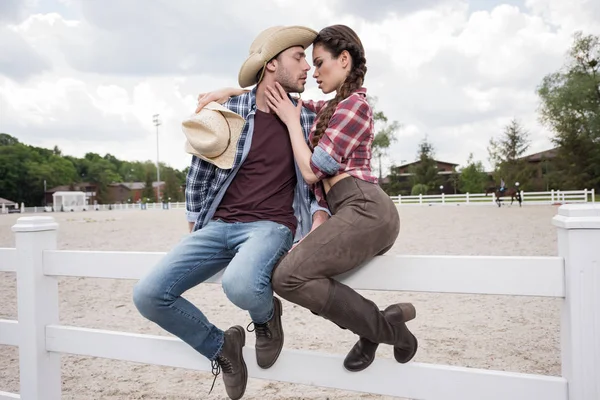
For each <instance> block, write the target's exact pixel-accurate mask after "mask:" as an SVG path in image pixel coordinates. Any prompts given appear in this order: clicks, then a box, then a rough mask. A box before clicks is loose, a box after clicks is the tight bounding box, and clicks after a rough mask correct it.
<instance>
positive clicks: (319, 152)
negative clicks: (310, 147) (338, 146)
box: [310, 146, 340, 177]
mask: <svg viewBox="0 0 600 400" xmlns="http://www.w3.org/2000/svg"><path fill="white" fill-rule="evenodd" d="M310 162H311V164H312V165H313V166H314V167H316V168H317V169H318V170H319V171H320V172H321V173H322V174H324V175H326V176H331V175H335V173H336V172H338V171H339V170H340V164H339V163H338V162H337V161H336V160H335V159H334V158H333V157H332V156H331V155H329V154H328V153H327V152H326V151H325V150H323V149H322V148H321V147H320V146H317V147H316V148H315V151H314V152H313V154H312V156H311V158H310ZM316 175H317V177H319V174H316Z"/></svg>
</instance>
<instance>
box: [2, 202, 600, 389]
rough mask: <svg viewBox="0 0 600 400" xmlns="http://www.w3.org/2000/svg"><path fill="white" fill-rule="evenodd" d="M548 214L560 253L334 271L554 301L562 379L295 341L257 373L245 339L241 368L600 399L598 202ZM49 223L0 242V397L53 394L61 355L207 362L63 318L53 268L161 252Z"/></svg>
mask: <svg viewBox="0 0 600 400" xmlns="http://www.w3.org/2000/svg"><path fill="white" fill-rule="evenodd" d="M552 222H553V224H554V225H555V226H556V227H557V230H558V254H559V256H557V257H492V256H391V255H384V256H380V257H376V259H374V260H373V261H371V262H370V263H369V264H368V265H365V266H364V267H363V268H361V269H359V270H357V271H354V272H353V273H351V274H346V275H344V276H340V277H339V279H340V280H342V281H343V282H345V283H346V284H348V285H350V286H352V287H354V288H357V289H373V290H389V291H417V292H445V293H474V294H496V295H514V296H547V297H559V298H563V299H564V302H563V307H562V320H561V330H562V340H561V341H562V347H561V353H562V376H560V377H554V376H543V375H532V374H524V373H514V372H502V371H494V370H484V369H476V368H464V367H455V366H446V365H435V364H423V363H418V362H410V363H408V364H404V365H402V364H398V363H396V362H395V361H394V360H392V359H377V360H375V362H374V363H373V364H372V365H371V366H370V367H369V368H368V369H366V370H365V371H362V372H354V373H353V372H348V371H346V370H344V368H343V367H342V361H343V358H344V356H345V355H340V354H324V353H320V352H313V351H296V350H284V351H283V352H282V354H281V356H280V359H279V360H278V361H277V363H276V364H275V366H274V367H272V368H270V369H268V370H263V369H260V368H259V367H258V366H257V365H256V361H255V357H254V349H252V348H249V347H245V348H244V355H245V358H246V362H247V364H248V371H249V376H250V377H251V378H257V379H266V380H271V381H285V382H292V383H299V384H305V385H314V386H321V387H330V388H339V389H346V390H351V391H360V392H370V393H376V394H383V395H392V396H402V397H408V398H412V399H426V400H453V399H456V400H458V399H460V400H482V399H485V400H508V399H510V400H537V399H540V400H598V399H600V246H599V244H600V205H592V204H582V205H566V206H561V207H560V208H559V209H558V214H557V216H555V217H554V219H553V221H552ZM57 229H58V226H57V224H56V223H55V221H54V219H53V218H52V217H49V216H43V217H42V216H33V217H21V218H19V220H18V221H17V223H16V224H15V225H14V226H13V231H14V232H15V235H16V249H0V271H16V273H17V297H18V299H17V300H18V315H19V320H18V321H10V320H2V321H0V344H5V345H12V346H18V347H19V367H20V395H17V394H11V393H3V392H0V399H19V398H20V399H23V400H42V399H43V400H57V399H60V397H61V376H60V354H61V353H64V354H77V355H83V356H93V357H103V358H111V359H116V360H126V361H133V362H139V363H146V364H156V365H164V366H170V367H180V368H188V369H194V370H202V371H210V364H209V363H208V361H206V359H204V358H203V357H202V356H200V355H199V354H197V353H196V352H195V351H194V350H192V349H191V348H190V347H189V346H187V345H186V344H184V343H183V342H182V341H180V340H179V339H176V338H171V337H159V336H151V335H141V334H133V333H127V332H114V331H106V330H97V329H85V328H79V327H72V326H63V325H61V324H60V321H59V314H58V304H59V301H58V284H57V277H59V276H76V277H91V278H112V279H139V278H140V277H141V276H142V275H143V274H144V273H145V272H146V271H147V270H148V269H149V268H151V267H152V266H153V265H154V264H155V263H156V262H157V261H158V260H159V259H160V257H162V256H163V255H164V253H140V252H97V251H64V250H56V247H57ZM219 281H220V275H215V276H214V277H213V278H211V282H213V283H218V282H219Z"/></svg>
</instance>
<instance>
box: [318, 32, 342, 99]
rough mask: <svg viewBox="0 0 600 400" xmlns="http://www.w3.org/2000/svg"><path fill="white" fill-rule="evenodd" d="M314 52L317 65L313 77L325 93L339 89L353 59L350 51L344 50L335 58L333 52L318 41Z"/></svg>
mask: <svg viewBox="0 0 600 400" xmlns="http://www.w3.org/2000/svg"><path fill="white" fill-rule="evenodd" d="M312 53H313V64H314V66H315V72H314V74H313V78H315V79H316V80H317V83H318V84H319V89H321V90H322V91H323V93H325V94H327V93H331V92H333V91H335V90H338V89H339V88H340V87H341V86H342V84H343V83H344V81H345V80H346V77H347V76H348V72H349V71H350V67H351V61H350V55H349V54H348V52H347V51H343V52H342V53H341V54H340V55H339V57H338V58H333V56H332V54H331V53H330V52H329V51H327V49H326V48H325V47H324V46H323V45H322V44H320V43H318V44H316V45H315V46H314V48H313V52H312Z"/></svg>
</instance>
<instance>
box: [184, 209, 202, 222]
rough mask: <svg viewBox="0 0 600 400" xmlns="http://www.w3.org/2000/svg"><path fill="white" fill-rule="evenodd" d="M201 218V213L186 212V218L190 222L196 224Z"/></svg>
mask: <svg viewBox="0 0 600 400" xmlns="http://www.w3.org/2000/svg"><path fill="white" fill-rule="evenodd" d="M199 216H200V213H199V212H194V211H186V212H185V217H186V218H187V220H188V222H196V221H197V220H198V217H199Z"/></svg>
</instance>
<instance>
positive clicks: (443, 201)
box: [442, 193, 446, 204]
mask: <svg viewBox="0 0 600 400" xmlns="http://www.w3.org/2000/svg"><path fill="white" fill-rule="evenodd" d="M442 204H446V196H445V195H444V193H442Z"/></svg>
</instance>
